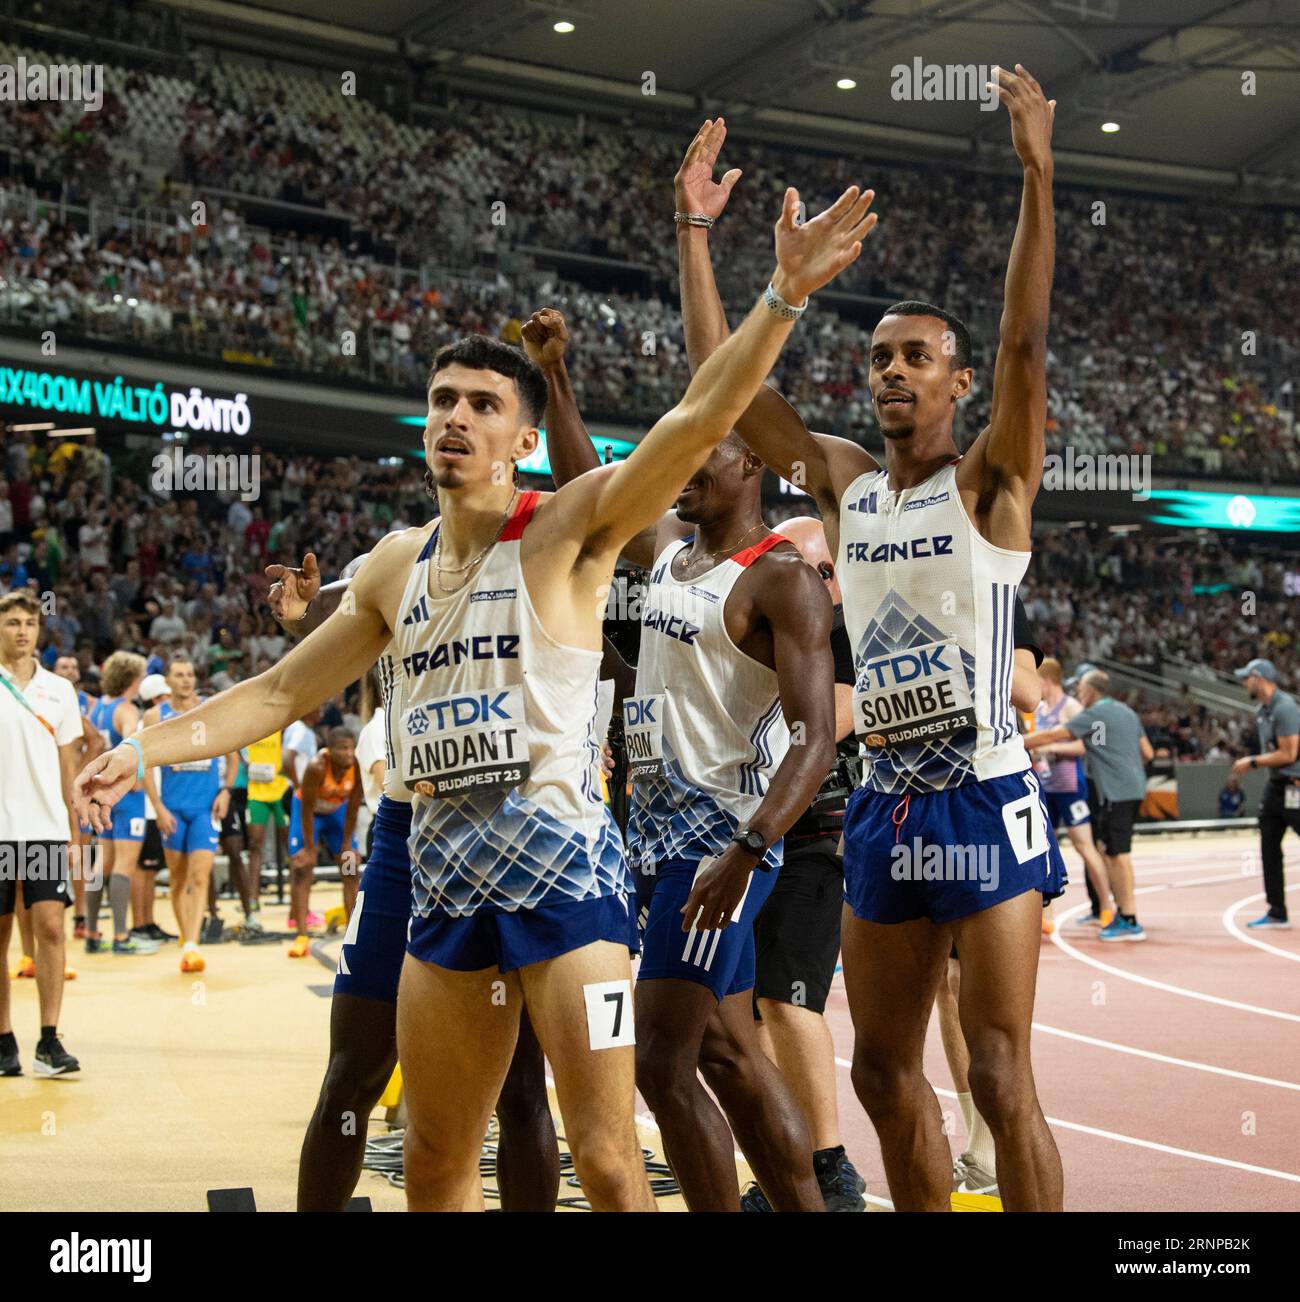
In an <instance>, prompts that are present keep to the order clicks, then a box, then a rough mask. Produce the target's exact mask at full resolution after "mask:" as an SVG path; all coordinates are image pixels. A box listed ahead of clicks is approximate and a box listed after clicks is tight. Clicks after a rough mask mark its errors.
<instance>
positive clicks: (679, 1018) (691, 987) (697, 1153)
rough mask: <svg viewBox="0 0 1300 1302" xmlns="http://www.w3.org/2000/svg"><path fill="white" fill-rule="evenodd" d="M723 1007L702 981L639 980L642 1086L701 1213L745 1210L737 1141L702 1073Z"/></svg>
mask: <svg viewBox="0 0 1300 1302" xmlns="http://www.w3.org/2000/svg"><path fill="white" fill-rule="evenodd" d="M717 1007H718V1001H717V998H716V997H715V996H714V994H713V991H712V990H710V989H709V988H708V987H707V986H702V985H698V984H697V983H696V982H694V981H682V980H678V979H676V978H672V977H656V978H654V979H651V980H646V981H638V982H637V983H636V1084H637V1088H638V1089H639V1090H640V1091H641V1094H642V1096H643V1097H644V1098H645V1101H646V1103H647V1104H649V1107H650V1111H651V1112H652V1113H653V1114H654V1118H655V1121H656V1122H657V1123H658V1125H659V1130H660V1132H661V1134H662V1135H663V1140H664V1153H665V1155H666V1156H667V1158H668V1162H669V1164H670V1165H671V1166H672V1168H673V1174H674V1175H675V1176H676V1177H677V1183H678V1184H679V1185H681V1189H682V1196H683V1197H684V1198H685V1199H686V1205H687V1207H689V1208H690V1210H691V1211H693V1212H734V1211H738V1210H739V1209H740V1185H739V1183H738V1182H737V1179H736V1159H735V1140H734V1139H733V1137H732V1134H731V1128H730V1127H729V1126H728V1125H727V1121H726V1118H724V1117H723V1115H722V1112H721V1111H720V1110H719V1108H718V1105H717V1104H716V1103H714V1101H713V1100H712V1099H711V1098H710V1097H709V1094H708V1091H707V1090H706V1089H705V1088H704V1086H703V1085H702V1084H701V1083H700V1079H699V1075H698V1072H699V1068H700V1049H701V1046H702V1044H703V1040H704V1032H705V1029H706V1028H707V1027H708V1025H709V1020H710V1019H711V1018H712V1017H713V1014H714V1012H715V1011H716V1009H717ZM750 1016H751V1018H752V1016H753V1012H752V1009H751V1012H750Z"/></svg>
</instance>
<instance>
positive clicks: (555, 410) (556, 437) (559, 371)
mask: <svg viewBox="0 0 1300 1302" xmlns="http://www.w3.org/2000/svg"><path fill="white" fill-rule="evenodd" d="M523 338H524V352H525V353H527V354H528V356H529V357H530V358H531V359H532V360H533V361H534V362H536V363H537V365H538V366H539V367H541V370H542V374H543V375H544V376H545V377H546V415H545V417H544V418H543V419H544V420H545V422H546V452H547V456H548V457H549V458H550V462H551V477H552V478H553V479H554V480H555V484H556V487H561V486H563V485H564V484H567V483H568V482H569V481H570V480H573V479H577V478H578V476H579V475H585V474H586V473H587V471H589V470H595V469H596V468H597V467H598V466H599V465H600V464H601V461H600V454H599V453H598V452H597V450H596V447H595V445H594V444H593V443H592V441H591V435H590V434H589V433H588V432H587V426H586V423H585V422H584V421H583V419H582V413H581V412H580V411H579V410H578V399H577V397H576V395H575V394H574V392H573V385H572V384H571V383H570V381H569V368H568V366H567V365H566V363H565V360H564V358H565V354H566V353H567V351H568V347H569V327H568V325H567V324H566V323H565V320H564V317H563V315H562V314H561V313H559V312H557V311H556V310H555V309H554V308H552V307H545V308H542V310H541V311H540V312H534V313H533V315H532V317H531V318H530V319H529V320H528V321H527V322H526V323H525V325H524V327H523ZM664 531H668V532H670V533H671V534H672V535H673V536H677V537H681V536H684V535H685V534H686V533H688V532H689V527H688V526H686V525H679V524H678V522H677V517H676V516H675V515H674V514H673V513H672V512H671V511H670V512H668V513H667V514H665V515H663V516H661V517H660V519H658V520H656V521H655V522H654V524H651V525H647V526H646V528H644V529H642V530H641V532H640V533H638V534H637V535H636V536H635V537H634V538H632V539H631V540H629V542H628V543H627V545H626V546H625V547H624V548H623V551H622V555H623V557H624V558H625V559H626V560H628V561H631V562H632V564H633V565H641V566H645V567H649V566H651V565H653V564H654V558H655V556H656V555H657V553H658V549H659V545H660V539H661V537H663V533H664Z"/></svg>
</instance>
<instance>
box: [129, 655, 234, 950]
mask: <svg viewBox="0 0 1300 1302" xmlns="http://www.w3.org/2000/svg"><path fill="white" fill-rule="evenodd" d="M197 683H198V679H197V676H196V675H195V672H194V662H193V661H192V660H191V659H190V658H189V657H188V656H186V655H181V654H177V655H173V656H172V658H171V661H170V663H169V664H168V665H167V685H168V687H170V688H171V700H170V702H167V701H164V702H163V704H162V705H158V706H155V707H154V708H153V709H151V710H149V711H148V712H147V713H146V714H145V717H144V722H145V726H146V727H148V726H149V725H150V724H153V723H158V722H160V721H162V720H164V719H172V718H175V717H176V716H177V715H178V714H185V713H186V712H187V711H189V710H192V709H194V708H195V707H196V706H198V704H199V697H198V692H197V690H196V689H197ZM202 748H203V747H202V742H201V741H200V740H198V739H197V738H196V739H195V749H196V750H202ZM220 763H221V761H220V760H218V759H196V760H189V761H185V762H182V763H180V764H168V765H165V766H164V767H163V770H162V785H161V789H160V790H159V791H158V792H157V793H156V794H155V791H154V788H153V780H152V779H153V774H152V772H151V771H149V772H146V774H145V790H146V791H147V792H148V793H149V799H150V800H151V801H153V804H154V808H155V809H157V811H158V830H159V831H160V832H161V833H162V835H163V852H164V854H165V855H166V857H167V875H168V880H169V882H170V883H171V900H172V912H173V913H175V914H176V921H177V922H178V923H179V924H180V932H181V971H182V972H202V971H203V970H204V968H205V967H206V964H205V963H204V960H203V958H202V956H201V955H200V954H199V929H200V926H201V924H202V922H203V913H204V906H205V905H206V904H207V899H208V879H209V878H210V877H211V875H212V859H213V855H214V854H215V853H216V849H217V841H218V838H219V836H220V833H221V820H222V819H223V818H225V816H226V813H227V811H228V810H229V808H230V793H231V790H232V788H233V787H234V785H235V778H236V775H237V774H238V773H239V752H238V751H235V752H234V753H233V754H230V755H227V756H226V757H225V769H224V773H225V783H224V785H223V783H222V778H221V774H222V772H223V770H222V769H220V768H219V767H218V765H219V764H220Z"/></svg>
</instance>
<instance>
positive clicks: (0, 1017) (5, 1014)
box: [0, 913, 14, 1034]
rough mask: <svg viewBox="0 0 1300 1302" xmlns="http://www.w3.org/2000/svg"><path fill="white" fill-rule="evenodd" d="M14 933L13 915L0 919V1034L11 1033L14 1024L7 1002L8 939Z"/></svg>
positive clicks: (7, 914) (8, 914)
mask: <svg viewBox="0 0 1300 1302" xmlns="http://www.w3.org/2000/svg"><path fill="white" fill-rule="evenodd" d="M13 932H14V915H13V914H12V913H6V914H5V915H4V916H3V917H0V1034H3V1033H4V1032H5V1031H12V1030H13V1029H14V1024H13V1021H12V1013H11V1010H10V1001H9V937H10V936H12V935H13Z"/></svg>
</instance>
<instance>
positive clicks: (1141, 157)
mask: <svg viewBox="0 0 1300 1302" xmlns="http://www.w3.org/2000/svg"><path fill="white" fill-rule="evenodd" d="M164 3H167V4H170V5H171V6H172V7H173V8H176V9H179V10H181V11H183V12H184V13H185V14H186V15H187V19H188V20H189V21H193V20H195V19H198V20H199V21H201V22H203V23H204V25H205V26H206V27H207V30H208V31H209V32H211V31H213V29H214V28H221V27H226V28H228V29H231V28H240V29H243V31H244V32H246V33H248V32H251V31H253V30H260V34H261V36H262V37H263V38H264V39H269V40H274V39H275V37H276V35H277V33H278V35H279V36H281V37H283V38H284V39H285V40H286V41H287V40H289V39H292V41H293V42H294V47H295V48H296V49H297V51H298V52H299V53H300V54H301V53H303V52H304V51H305V50H307V49H314V50H316V51H317V52H325V51H328V50H330V49H331V47H332V48H333V49H334V50H335V51H337V50H338V49H340V48H341V47H347V46H349V45H350V46H352V47H354V48H357V49H359V50H360V51H362V52H367V51H368V52H369V53H370V54H371V55H373V56H375V57H382V56H383V54H384V53H385V52H387V53H390V54H396V53H398V52H402V53H405V54H407V55H411V56H414V57H415V58H416V59H417V60H419V61H420V62H427V64H428V65H429V66H430V67H431V68H433V69H434V70H435V71H436V73H437V74H438V75H439V76H441V77H443V78H445V81H446V84H447V85H448V86H449V87H450V88H451V89H453V90H455V91H458V92H466V91H474V90H477V91H478V92H479V93H484V92H490V93H491V94H494V95H499V94H508V95H511V96H513V97H515V98H516V99H518V100H519V101H521V102H529V101H530V100H531V101H532V102H533V103H535V104H537V105H538V106H539V107H540V106H542V105H545V104H550V105H552V106H554V107H556V108H563V109H565V110H572V109H574V108H585V109H587V110H589V111H596V110H598V109H600V108H602V107H603V108H605V109H617V108H620V107H621V109H622V110H623V111H624V112H628V111H631V112H635V113H637V114H638V116H640V115H641V114H642V113H644V112H645V111H646V110H650V111H652V112H653V111H658V112H660V113H662V112H663V111H664V110H670V111H671V110H676V111H677V113H676V114H675V115H674V125H675V126H676V125H677V118H678V116H691V117H693V116H699V115H702V114H717V113H719V112H721V113H723V114H725V115H726V117H727V120H728V122H729V123H730V124H732V126H733V127H734V128H735V129H737V130H738V131H742V132H744V133H745V134H750V135H753V136H756V137H760V138H762V137H766V138H770V139H782V140H787V141H793V142H799V141H803V142H804V143H807V144H819V145H820V146H821V147H823V148H826V147H831V148H835V147H837V146H838V147H841V148H842V147H845V146H847V145H849V143H850V142H853V141H855V140H856V141H857V142H859V145H860V147H861V148H863V149H864V150H869V151H871V152H873V153H881V154H885V155H887V156H894V157H902V158H908V159H920V158H925V157H929V158H944V157H948V158H960V159H963V160H965V161H967V162H973V163H975V164H976V165H979V164H981V163H987V164H988V165H989V166H998V165H1000V164H1005V163H1006V162H1008V161H1009V152H1008V141H1007V132H1006V127H1005V123H1003V122H1001V121H1000V118H1001V115H1000V114H997V113H992V112H981V111H979V105H978V104H977V103H972V102H971V101H970V99H969V98H967V99H964V100H957V99H953V98H944V99H937V100H917V99H907V98H895V94H894V92H895V90H896V88H897V87H899V86H900V85H901V83H900V81H899V77H900V74H898V73H897V72H896V69H898V68H899V67H907V68H914V67H915V63H914V61H916V60H921V61H922V62H923V64H927V65H952V66H960V65H967V64H974V65H991V64H994V63H999V62H1000V63H1003V64H1004V65H1014V64H1015V63H1017V62H1019V63H1022V64H1024V66H1025V67H1027V68H1029V69H1031V70H1032V71H1033V73H1034V74H1035V75H1036V76H1037V77H1038V79H1039V80H1040V82H1041V83H1042V84H1043V85H1044V87H1045V88H1047V89H1048V91H1049V94H1050V95H1052V96H1053V97H1055V98H1056V99H1057V101H1058V109H1057V121H1056V145H1057V150H1058V170H1060V171H1061V172H1062V173H1063V174H1076V175H1080V176H1085V175H1087V176H1093V177H1105V178H1106V179H1108V180H1111V181H1115V182H1120V181H1123V179H1124V178H1125V177H1127V178H1128V180H1129V181H1130V183H1131V184H1132V185H1134V186H1135V187H1142V188H1146V187H1150V186H1153V185H1154V186H1162V185H1165V186H1168V187H1169V188H1176V189H1183V188H1186V187H1189V186H1197V185H1206V186H1209V187H1211V188H1213V189H1215V190H1217V191H1219V192H1227V191H1232V190H1236V191H1238V192H1241V193H1243V196H1244V192H1249V194H1250V197H1252V198H1256V199H1259V198H1268V197H1269V194H1270V192H1276V195H1277V198H1278V199H1279V200H1290V199H1293V198H1294V195H1295V194H1296V193H1298V192H1300V0H704V2H701V0H366V3H364V4H360V5H358V4H353V3H345V0H260V3H258V4H256V5H245V4H235V3H229V2H228V0H164ZM561 21H564V22H568V23H571V24H573V30H572V31H570V32H568V33H567V34H564V35H561V34H559V33H557V32H556V31H555V30H554V29H555V24H556V23H557V22H561ZM647 73H650V74H653V76H654V98H653V100H652V99H651V98H650V96H649V95H647V94H645V93H644V87H645V85H646V80H645V79H646V74H647ZM1248 74H1253V77H1251V76H1248ZM841 80H851V81H853V82H854V83H855V85H854V86H853V87H852V88H848V89H840V88H838V87H837V82H839V81H841ZM651 106H653V108H652V107H651ZM1103 122H1110V123H1114V124H1118V127H1119V130H1117V131H1112V132H1111V133H1110V134H1106V133H1103V132H1102V130H1101V125H1102V123H1103Z"/></svg>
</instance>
